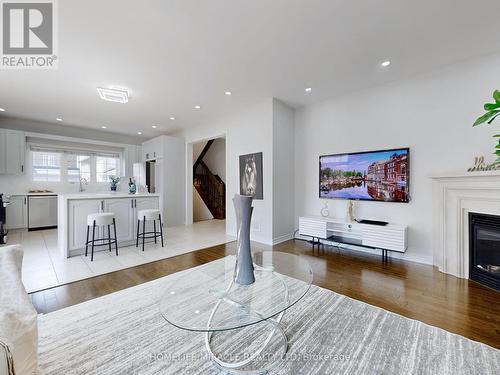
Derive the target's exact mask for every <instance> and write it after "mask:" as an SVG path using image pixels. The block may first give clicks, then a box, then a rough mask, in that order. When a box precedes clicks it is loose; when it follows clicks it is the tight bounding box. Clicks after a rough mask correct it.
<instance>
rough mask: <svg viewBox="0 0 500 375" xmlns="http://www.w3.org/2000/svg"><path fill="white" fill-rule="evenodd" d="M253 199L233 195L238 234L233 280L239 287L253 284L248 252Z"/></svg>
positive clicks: (250, 256) (250, 260)
mask: <svg viewBox="0 0 500 375" xmlns="http://www.w3.org/2000/svg"><path fill="white" fill-rule="evenodd" d="M252 201H253V198H252V197H250V196H247V195H239V194H235V195H234V198H233V204H234V210H235V211H236V225H237V227H236V228H237V232H238V253H237V254H236V268H235V272H234V280H235V282H236V283H238V284H240V285H250V284H253V283H254V282H255V276H254V273H253V270H254V269H253V261H252V253H251V250H250V222H251V220H252V212H253V207H252Z"/></svg>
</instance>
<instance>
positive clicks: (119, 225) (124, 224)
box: [58, 193, 160, 257]
mask: <svg viewBox="0 0 500 375" xmlns="http://www.w3.org/2000/svg"><path fill="white" fill-rule="evenodd" d="M159 206H160V205H159V196H158V195H157V194H134V195H130V194H126V193H107V194H106V193H104V194H90V193H89V194H85V193H80V194H61V195H59V197H58V225H59V227H58V246H59V250H60V252H61V254H62V255H63V256H64V257H70V256H74V255H80V254H84V253H85V241H86V239H87V216H88V215H90V214H94V213H98V212H112V213H114V214H115V220H116V235H117V237H118V247H123V246H129V245H132V244H134V243H135V237H136V233H137V213H138V211H139V210H142V209H146V208H159ZM107 230H108V229H107V228H97V229H96V237H99V238H102V237H107V236H108V233H107ZM111 235H112V236H114V233H113V228H111ZM96 250H98V251H99V250H101V251H102V250H107V248H106V247H104V246H103V247H98V248H97V249H96Z"/></svg>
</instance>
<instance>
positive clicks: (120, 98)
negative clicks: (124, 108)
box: [97, 87, 128, 104]
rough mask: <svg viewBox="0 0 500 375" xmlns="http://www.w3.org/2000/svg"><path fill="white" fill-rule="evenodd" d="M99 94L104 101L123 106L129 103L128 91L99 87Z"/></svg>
mask: <svg viewBox="0 0 500 375" xmlns="http://www.w3.org/2000/svg"><path fill="white" fill-rule="evenodd" d="M97 92H98V93H99V96H100V97H101V99H102V100H106V101H108V102H115V103H122V104H125V103H128V91H127V90H125V89H112V88H104V87H98V88H97Z"/></svg>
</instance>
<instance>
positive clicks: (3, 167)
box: [0, 129, 7, 174]
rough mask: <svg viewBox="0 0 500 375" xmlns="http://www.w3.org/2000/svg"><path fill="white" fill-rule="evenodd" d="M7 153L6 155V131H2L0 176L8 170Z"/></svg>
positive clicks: (0, 140)
mask: <svg viewBox="0 0 500 375" xmlns="http://www.w3.org/2000/svg"><path fill="white" fill-rule="evenodd" d="M6 161H7V157H6V153H5V130H4V129H0V174H5V173H6V171H7V169H6V166H7V164H6Z"/></svg>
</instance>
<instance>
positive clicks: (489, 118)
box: [472, 90, 500, 170]
mask: <svg viewBox="0 0 500 375" xmlns="http://www.w3.org/2000/svg"><path fill="white" fill-rule="evenodd" d="M493 99H494V100H495V102H494V103H486V104H485V105H484V110H485V111H486V113H485V114H483V115H482V116H481V117H479V118H478V119H477V120H476V122H474V125H473V126H477V125H481V124H484V123H488V124H491V123H493V121H494V120H495V119H496V118H497V117H499V116H500V91H498V90H495V91H494V92H493ZM493 137H495V139H497V145H496V147H495V152H494V154H495V155H496V156H497V159H496V160H495V162H494V163H492V164H490V165H487V166H486V167H484V168H480V169H486V170H491V169H498V168H500V134H495V135H494V136H493ZM476 159H477V158H476ZM483 160H484V158H483ZM476 164H477V161H476ZM472 169H476V168H472Z"/></svg>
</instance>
